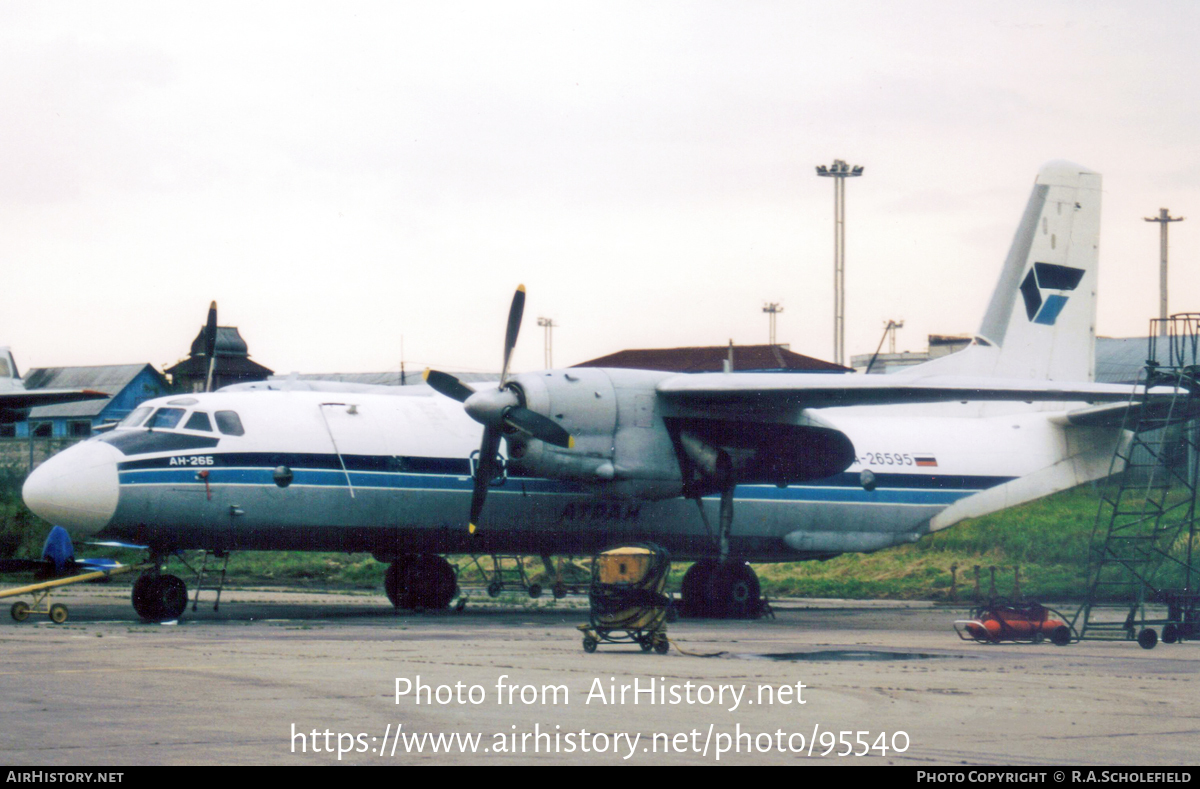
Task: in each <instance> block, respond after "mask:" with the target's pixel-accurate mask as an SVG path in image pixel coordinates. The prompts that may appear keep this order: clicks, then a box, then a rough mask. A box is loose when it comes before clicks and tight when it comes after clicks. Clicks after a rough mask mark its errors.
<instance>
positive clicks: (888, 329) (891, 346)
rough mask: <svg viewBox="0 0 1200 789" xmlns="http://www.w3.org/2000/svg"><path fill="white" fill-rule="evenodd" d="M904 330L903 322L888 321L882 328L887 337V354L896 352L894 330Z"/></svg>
mask: <svg viewBox="0 0 1200 789" xmlns="http://www.w3.org/2000/svg"><path fill="white" fill-rule="evenodd" d="M903 328H904V321H892V320H889V321H888V322H887V324H886V325H885V326H884V327H883V331H884V333H886V334H887V335H888V353H895V352H896V330H897V329H903Z"/></svg>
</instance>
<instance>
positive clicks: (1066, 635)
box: [1050, 625, 1071, 647]
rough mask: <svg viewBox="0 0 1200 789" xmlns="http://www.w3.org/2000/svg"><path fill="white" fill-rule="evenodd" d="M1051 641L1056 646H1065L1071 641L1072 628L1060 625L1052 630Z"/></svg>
mask: <svg viewBox="0 0 1200 789" xmlns="http://www.w3.org/2000/svg"><path fill="white" fill-rule="evenodd" d="M1050 643H1051V644H1054V645H1055V646H1056V647H1065V646H1066V645H1067V644H1070V643H1071V628H1069V627H1067V626H1066V625H1059V626H1058V627H1056V628H1054V630H1052V631H1051V632H1050Z"/></svg>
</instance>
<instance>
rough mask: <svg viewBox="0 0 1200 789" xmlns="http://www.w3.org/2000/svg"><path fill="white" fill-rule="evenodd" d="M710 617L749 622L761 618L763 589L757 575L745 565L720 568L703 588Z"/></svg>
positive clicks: (713, 572)
mask: <svg viewBox="0 0 1200 789" xmlns="http://www.w3.org/2000/svg"><path fill="white" fill-rule="evenodd" d="M703 592H704V595H705V597H706V598H707V601H706V603H707V608H708V611H709V613H708V614H707V616H713V617H726V618H730V619H748V618H751V617H753V616H755V615H757V614H758V603H759V594H760V592H761V587H760V586H759V583H758V575H757V574H755V572H754V568H752V567H751V566H750V565H749V564H747V563H746V562H737V561H729V562H725V563H724V564H717V565H716V566H715V567H714V568H713V571H712V573H711V574H709V576H708V583H707V584H705V586H704V588H703Z"/></svg>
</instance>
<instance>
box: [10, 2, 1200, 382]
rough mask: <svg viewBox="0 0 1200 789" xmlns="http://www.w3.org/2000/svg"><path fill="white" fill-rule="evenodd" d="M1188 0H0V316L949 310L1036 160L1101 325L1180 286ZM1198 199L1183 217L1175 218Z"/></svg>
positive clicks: (1023, 192) (912, 338) (665, 315)
mask: <svg viewBox="0 0 1200 789" xmlns="http://www.w3.org/2000/svg"><path fill="white" fill-rule="evenodd" d="M1198 22H1200V4H1197V3H1194V2H1144V1H1143V2H1137V3H1132V2H1129V3H1117V2H1047V0H1039V1H1038V2H1031V3H1022V2H1013V1H1012V0H1005V2H997V3H987V2H971V3H962V2H895V0H888V1H887V2H839V3H829V2H799V1H798V0H791V1H790V2H779V3H772V2H745V1H744V0H738V2H695V1H691V2H679V3H668V2H657V3H656V2H645V0H640V1H639V2H633V3H617V2H605V3H597V4H590V3H572V2H562V1H561V0H557V1H556V2H548V3H514V2H486V3H484V2H480V3H446V2H412V3H397V2H386V3H345V2H342V3H336V4H334V3H320V4H316V3H298V2H286V3H278V4H273V3H265V2H257V3H245V2H236V3H214V2H203V3H160V2H153V3H144V4H142V3H121V2H112V1H111V0H105V2H101V3H96V2H79V3H70V2H55V3H44V2H11V1H10V0H4V1H3V2H0V108H2V111H0V262H2V264H3V272H4V276H5V279H4V283H5V287H4V291H5V295H6V298H5V299H4V302H3V309H2V310H0V343H6V344H10V345H12V346H13V347H14V350H15V353H16V356H17V360H18V362H19V363H20V364H21V365H22V366H23V367H25V368H28V367H41V366H54V365H83V364H107V363H128V362H143V361H144V362H151V363H154V364H155V365H159V366H162V365H165V364H173V363H174V362H176V361H178V360H179V359H180V358H182V357H183V356H184V355H186V352H187V350H188V347H189V344H190V342H191V340H192V338H193V337H194V336H195V334H196V333H197V331H198V330H199V328H200V326H201V324H202V323H203V320H204V316H205V310H206V308H207V306H208V302H209V301H210V300H212V299H216V300H217V301H218V302H219V304H220V308H221V323H222V325H235V326H238V327H239V328H240V329H241V332H242V335H243V336H244V337H245V338H246V340H247V341H248V342H249V344H250V349H251V353H252V356H253V358H254V359H255V360H257V361H259V362H260V363H262V364H265V365H267V366H268V367H272V368H274V369H275V370H276V371H278V372H280V373H286V372H289V371H291V370H300V371H304V372H331V371H379V370H388V369H398V367H399V360H400V344H401V336H403V337H404V346H405V357H406V359H407V360H408V364H409V366H410V367H409V369H420V368H421V367H423V366H425V365H426V364H433V365H436V366H441V367H444V368H448V369H478V370H495V369H498V367H499V363H500V362H499V360H500V354H501V345H502V341H503V333H504V320H505V314H506V311H507V309H508V303H509V300H510V299H511V295H512V291H513V289H514V288H515V287H516V285H517V284H518V283H522V282H523V283H524V284H525V285H526V287H527V288H528V291H529V300H528V305H527V309H526V320H525V323H524V327H523V332H522V337H521V344H520V346H519V348H518V351H517V357H516V360H515V366H516V367H517V368H518V369H522V370H528V369H537V368H540V367H541V366H542V330H541V329H540V328H539V327H538V326H537V321H536V319H537V317H538V316H547V317H551V318H553V320H554V321H555V322H556V323H557V324H558V325H559V328H558V329H556V331H555V335H554V345H555V351H554V361H555V363H556V364H558V365H566V364H573V363H576V362H580V361H584V360H586V359H589V358H593V357H596V356H600V355H603V354H607V353H610V352H613V351H616V350H620V349H622V348H630V347H667V346H674V345H710V344H724V343H725V342H727V341H728V340H729V339H733V340H734V341H735V342H736V343H745V344H749V343H763V342H766V340H767V316H766V315H764V314H763V312H762V307H763V304H764V302H767V301H771V302H781V303H782V304H783V307H784V312H783V313H782V314H781V315H780V316H779V319H778V321H779V323H778V335H779V341H780V342H785V343H791V347H792V349H793V350H796V351H799V352H801V353H807V354H810V355H814V356H818V357H821V358H831V357H832V327H831V322H832V297H833V286H832V255H833V240H832V235H833V232H832V222H833V205H832V204H833V199H832V191H833V187H832V183H831V182H830V181H829V180H828V179H820V178H817V177H816V175H815V173H814V166H815V165H817V164H822V163H825V164H827V163H829V162H831V161H832V160H833V159H834V158H843V159H846V160H847V161H849V162H850V163H851V164H860V165H863V166H864V167H865V168H866V172H865V175H864V177H862V178H860V179H855V180H853V181H851V182H849V184H848V189H847V215H848V234H847V236H848V240H847V247H848V252H847V275H846V279H847V313H848V327H847V337H848V341H847V353H848V354H855V353H867V352H870V351H872V350H874V348H875V345H876V343H878V341H879V337H880V334H881V331H882V328H883V323H884V322H885V321H886V319H888V318H897V319H899V318H903V319H904V320H905V322H906V325H905V328H904V329H903V330H902V331H901V333H900V337H899V344H900V347H901V348H908V349H911V350H923V349H924V348H925V345H926V335H928V334H930V333H938V334H958V333H971V332H973V331H974V330H975V329H976V328H977V327H978V324H979V319H980V317H981V316H982V314H983V310H984V307H985V305H986V302H987V298H988V295H989V294H990V292H991V289H992V286H993V284H994V282H995V278H996V276H997V274H998V272H999V266H1000V264H1001V262H1002V261H1003V259H1004V256H1005V253H1006V252H1007V249H1008V245H1009V242H1010V241H1011V239H1012V235H1013V232H1014V230H1015V227H1016V224H1017V221H1018V219H1019V217H1020V214H1021V211H1022V209H1023V207H1024V203H1025V200H1026V199H1027V197H1028V194H1029V190H1030V188H1031V185H1032V182H1033V178H1034V177H1035V175H1036V173H1037V170H1038V168H1039V167H1040V166H1041V165H1042V164H1043V163H1044V162H1046V161H1048V160H1051V159H1069V160H1072V161H1075V162H1078V163H1080V164H1083V165H1085V166H1087V167H1090V168H1092V169H1095V170H1097V171H1099V172H1101V173H1102V174H1103V176H1104V208H1103V221H1102V236H1101V247H1100V254H1101V257H1100V260H1101V266H1100V272H1101V273H1100V316H1099V326H1098V331H1099V333H1100V334H1102V335H1109V336H1131V335H1139V334H1144V333H1145V330H1146V322H1147V320H1148V319H1149V318H1151V317H1153V316H1155V315H1156V314H1157V309H1158V226H1157V225H1152V224H1148V223H1146V222H1144V221H1143V217H1146V216H1153V215H1155V214H1156V213H1157V211H1158V209H1159V208H1160V207H1169V208H1170V209H1171V211H1172V214H1173V215H1175V216H1180V215H1182V216H1186V217H1187V218H1188V221H1185V222H1182V223H1179V224H1174V225H1172V227H1171V232H1172V243H1171V256H1172V261H1173V272H1172V277H1171V293H1172V299H1171V307H1172V311H1179V310H1185V309H1189V310H1200V272H1197V260H1198V254H1197V253H1198V252H1200V214H1197V213H1196V206H1197V204H1198V199H1197V198H1198V197H1200V156H1198V153H1197V151H1198V147H1197V134H1198V130H1200V101H1198V100H1197V98H1198V97H1197V91H1198V90H1200V88H1198V87H1197V85H1198V84H1200V80H1197V79H1196V75H1197V74H1198V73H1200V68H1198V58H1200V55H1198V53H1200V47H1197V45H1196V41H1197V34H1200V24H1198ZM1193 215H1194V216H1193Z"/></svg>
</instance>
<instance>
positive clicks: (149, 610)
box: [132, 571, 188, 622]
mask: <svg viewBox="0 0 1200 789" xmlns="http://www.w3.org/2000/svg"><path fill="white" fill-rule="evenodd" d="M132 597H133V610H134V611H135V612H136V613H137V615H138V616H140V617H141V618H142V619H144V620H146V621H147V622H165V621H169V620H171V619H178V618H179V617H180V616H182V615H183V611H184V609H185V608H187V604H188V592H187V584H185V583H184V582H183V580H182V579H180V578H179V577H178V576H175V575H166V574H163V573H157V572H153V571H151V572H146V573H142V574H141V575H140V576H138V579H137V580H136V581H134V582H133V595H132Z"/></svg>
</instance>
